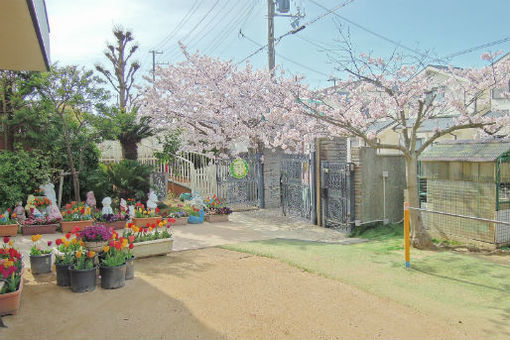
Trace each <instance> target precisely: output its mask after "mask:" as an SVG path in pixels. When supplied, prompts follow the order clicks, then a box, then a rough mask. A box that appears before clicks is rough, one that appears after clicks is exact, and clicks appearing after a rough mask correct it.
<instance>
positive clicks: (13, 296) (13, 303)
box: [0, 275, 23, 315]
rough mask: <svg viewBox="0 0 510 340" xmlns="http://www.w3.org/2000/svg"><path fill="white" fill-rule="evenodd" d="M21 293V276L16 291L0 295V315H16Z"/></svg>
mask: <svg viewBox="0 0 510 340" xmlns="http://www.w3.org/2000/svg"><path fill="white" fill-rule="evenodd" d="M22 291H23V275H22V276H21V280H20V281H19V287H18V290H17V291H14V292H11V293H5V294H0V315H6V314H16V313H18V310H19V304H20V302H21V292H22Z"/></svg>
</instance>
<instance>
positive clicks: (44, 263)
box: [30, 253, 51, 274]
mask: <svg viewBox="0 0 510 340" xmlns="http://www.w3.org/2000/svg"><path fill="white" fill-rule="evenodd" d="M30 268H31V270H32V274H42V273H50V272H51V253H50V254H43V255H30Z"/></svg>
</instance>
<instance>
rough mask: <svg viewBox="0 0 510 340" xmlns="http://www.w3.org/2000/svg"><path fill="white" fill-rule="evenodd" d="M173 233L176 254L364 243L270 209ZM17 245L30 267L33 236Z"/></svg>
mask: <svg viewBox="0 0 510 340" xmlns="http://www.w3.org/2000/svg"><path fill="white" fill-rule="evenodd" d="M172 233H173V236H174V246H173V249H174V250H175V251H182V250H190V249H200V248H207V247H214V246H220V245H224V244H232V243H239V242H248V241H258V240H269V239H276V238H284V239H293V240H303V241H315V242H328V243H345V244H350V243H356V242H363V240H360V239H354V238H346V235H345V234H343V233H340V232H337V231H335V230H331V229H327V228H322V227H318V226H315V225H312V224H309V223H307V222H305V221H301V220H296V219H292V218H287V217H284V216H281V214H280V213H279V210H267V209H261V210H254V211H246V212H235V213H233V214H232V215H231V216H230V221H229V222H225V223H207V222H204V223H202V224H186V225H180V226H175V227H173V228H172ZM60 237H62V234H60V233H57V234H49V235H43V236H42V240H43V241H41V242H47V241H55V240H56V239H57V238H60ZM15 243H16V246H17V247H19V248H20V249H21V252H22V253H23V254H24V258H25V259H26V261H25V262H27V263H25V264H26V266H28V267H29V266H30V263H29V262H30V261H28V258H29V256H28V254H29V252H30V248H31V247H32V240H31V236H20V235H18V236H17V237H16V238H15Z"/></svg>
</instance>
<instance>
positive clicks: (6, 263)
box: [4, 261, 14, 268]
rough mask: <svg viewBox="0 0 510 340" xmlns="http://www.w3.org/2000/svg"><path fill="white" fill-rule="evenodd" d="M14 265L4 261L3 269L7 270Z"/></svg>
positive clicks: (11, 262) (12, 262)
mask: <svg viewBox="0 0 510 340" xmlns="http://www.w3.org/2000/svg"><path fill="white" fill-rule="evenodd" d="M13 265H14V261H4V268H9V267H11V266H13Z"/></svg>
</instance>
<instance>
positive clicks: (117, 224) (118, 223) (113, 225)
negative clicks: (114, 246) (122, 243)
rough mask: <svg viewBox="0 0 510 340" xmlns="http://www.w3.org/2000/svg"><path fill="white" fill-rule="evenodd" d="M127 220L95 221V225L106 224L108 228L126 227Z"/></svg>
mask: <svg viewBox="0 0 510 340" xmlns="http://www.w3.org/2000/svg"><path fill="white" fill-rule="evenodd" d="M126 223H127V221H116V222H109V223H108V222H94V225H100V224H102V225H104V226H106V227H107V228H113V229H114V230H118V229H124V228H125V227H126Z"/></svg>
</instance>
